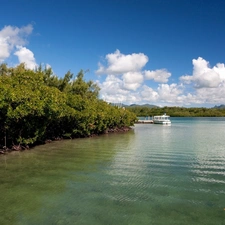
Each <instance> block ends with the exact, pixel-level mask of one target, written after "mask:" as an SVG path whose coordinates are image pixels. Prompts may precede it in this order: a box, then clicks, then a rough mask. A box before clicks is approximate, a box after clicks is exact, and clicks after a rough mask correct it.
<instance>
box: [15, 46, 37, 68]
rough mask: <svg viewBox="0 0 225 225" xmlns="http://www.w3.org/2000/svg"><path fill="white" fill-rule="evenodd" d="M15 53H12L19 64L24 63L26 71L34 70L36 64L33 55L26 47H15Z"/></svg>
mask: <svg viewBox="0 0 225 225" xmlns="http://www.w3.org/2000/svg"><path fill="white" fill-rule="evenodd" d="M16 48H17V51H16V52H15V53H14V55H16V56H17V57H18V59H19V62H20V63H25V66H26V67H27V68H28V69H35V68H36V67H37V64H36V62H35V58H34V54H33V52H32V51H30V50H29V49H27V48H26V47H22V46H16Z"/></svg>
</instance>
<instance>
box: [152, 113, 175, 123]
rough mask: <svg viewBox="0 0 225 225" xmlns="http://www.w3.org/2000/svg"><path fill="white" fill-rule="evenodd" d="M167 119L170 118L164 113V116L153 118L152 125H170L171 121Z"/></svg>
mask: <svg viewBox="0 0 225 225" xmlns="http://www.w3.org/2000/svg"><path fill="white" fill-rule="evenodd" d="M169 118H170V116H167V115H166V113H165V114H164V115H161V116H154V117H153V123H155V124H165V125H170V124H171V121H170V119H169Z"/></svg>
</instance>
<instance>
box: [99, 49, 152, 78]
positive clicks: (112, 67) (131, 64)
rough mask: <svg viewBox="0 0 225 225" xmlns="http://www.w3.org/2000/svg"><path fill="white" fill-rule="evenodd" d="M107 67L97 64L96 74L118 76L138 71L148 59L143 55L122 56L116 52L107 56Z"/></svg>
mask: <svg viewBox="0 0 225 225" xmlns="http://www.w3.org/2000/svg"><path fill="white" fill-rule="evenodd" d="M105 59H106V60H107V66H106V67H104V66H103V65H102V64H101V63H99V69H98V70H97V71H96V74H110V75H120V74H123V73H127V72H134V71H140V70H141V69H142V68H143V67H144V66H145V65H146V63H147V62H148V57H147V56H146V55H145V54H143V53H138V54H136V53H133V54H128V55H124V54H122V53H120V51H119V50H116V51H115V52H114V53H110V54H107V55H106V57H105Z"/></svg>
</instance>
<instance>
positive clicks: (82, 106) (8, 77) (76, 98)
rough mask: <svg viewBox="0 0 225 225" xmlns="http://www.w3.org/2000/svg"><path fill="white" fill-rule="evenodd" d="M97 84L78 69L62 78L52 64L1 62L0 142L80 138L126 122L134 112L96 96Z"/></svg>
mask: <svg viewBox="0 0 225 225" xmlns="http://www.w3.org/2000/svg"><path fill="white" fill-rule="evenodd" d="M98 94H99V87H98V86H97V85H96V84H95V83H94V82H93V81H88V82H86V81H85V80H84V73H83V71H80V72H79V73H78V75H77V76H76V77H75V79H73V74H72V73H71V72H70V71H69V72H67V73H66V74H65V76H64V77H63V78H58V77H57V76H56V75H54V74H53V71H52V69H51V68H44V69H42V67H41V66H40V67H39V68H38V69H37V70H36V71H32V70H28V69H26V68H25V66H24V64H20V65H19V66H17V67H15V68H8V67H7V65H6V64H2V65H0V137H1V138H0V145H5V139H4V137H5V136H6V137H7V140H6V142H7V146H12V145H14V144H15V145H28V144H36V143H39V142H44V141H45V140H47V139H55V138H62V137H65V138H73V137H85V136H90V135H92V134H101V133H104V132H106V131H107V130H108V129H112V128H116V127H122V126H131V125H133V123H134V121H135V120H136V116H135V114H133V113H131V112H130V111H128V110H124V109H121V108H117V107H114V106H111V105H109V104H107V103H106V102H104V101H102V100H99V99H98Z"/></svg>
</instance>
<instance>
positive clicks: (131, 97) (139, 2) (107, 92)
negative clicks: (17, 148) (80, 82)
mask: <svg viewBox="0 0 225 225" xmlns="http://www.w3.org/2000/svg"><path fill="white" fill-rule="evenodd" d="M22 62H24V63H25V65H26V67H27V68H29V69H35V67H37V66H39V65H42V66H43V67H45V66H46V67H51V68H52V70H53V71H54V74H55V75H57V76H58V77H63V76H64V75H65V74H66V72H67V71H71V72H72V73H73V74H74V75H76V74H77V73H78V72H79V71H80V70H81V69H82V70H83V71H85V80H86V81H88V80H92V81H94V82H96V83H97V84H98V85H99V87H100V88H101V91H100V95H99V97H100V98H101V99H103V100H105V101H107V102H112V103H123V104H139V105H142V104H153V105H157V106H182V107H213V106H215V105H221V104H225V64H224V63H225V1H224V0H213V1H212V0H107V1H106V0H45V1H43V0H10V1H9V0H1V7H0V63H7V65H8V66H10V67H14V66H16V65H18V64H19V63H22Z"/></svg>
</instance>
